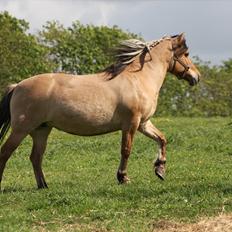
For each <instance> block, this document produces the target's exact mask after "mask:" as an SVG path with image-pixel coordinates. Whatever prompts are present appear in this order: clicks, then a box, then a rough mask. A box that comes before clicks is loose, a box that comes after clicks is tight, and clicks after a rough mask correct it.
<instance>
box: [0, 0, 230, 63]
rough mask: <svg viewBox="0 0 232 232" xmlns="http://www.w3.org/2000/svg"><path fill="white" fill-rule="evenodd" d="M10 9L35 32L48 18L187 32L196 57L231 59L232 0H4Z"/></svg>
mask: <svg viewBox="0 0 232 232" xmlns="http://www.w3.org/2000/svg"><path fill="white" fill-rule="evenodd" d="M5 10H6V11H8V12H10V14H12V15H13V16H15V17H17V18H23V19H25V20H26V21H28V22H29V23H30V28H31V31H32V32H34V33H35V32H36V31H38V30H41V28H42V25H44V24H45V22H46V21H49V20H58V21H60V23H62V24H64V25H65V26H70V25H71V24H72V22H73V21H75V20H80V21H81V23H84V24H94V25H107V26H113V25H118V26H119V27H120V28H122V29H124V30H129V31H130V32H134V33H137V34H141V35H142V37H143V38H144V39H145V40H153V39H158V38H160V37H162V36H164V35H172V34H178V33H180V32H185V34H186V39H187V43H188V45H189V48H190V54H191V55H192V56H193V55H198V56H199V57H200V58H201V59H202V60H204V61H211V63H212V64H220V62H221V61H222V60H226V59H229V58H232V0H163V1H156V0H140V1H139V0H92V1H88V0H85V1H81V0H0V11H5Z"/></svg>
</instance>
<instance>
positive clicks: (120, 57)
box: [104, 37, 167, 79]
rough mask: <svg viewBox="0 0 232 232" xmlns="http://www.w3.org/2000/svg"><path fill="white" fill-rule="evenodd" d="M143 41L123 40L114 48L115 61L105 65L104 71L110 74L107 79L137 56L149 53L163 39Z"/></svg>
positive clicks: (115, 74) (120, 70)
mask: <svg viewBox="0 0 232 232" xmlns="http://www.w3.org/2000/svg"><path fill="white" fill-rule="evenodd" d="M166 38H167V37H163V38H161V39H159V40H152V41H149V42H143V41H141V40H137V39H129V40H124V41H122V42H120V43H119V46H118V47H116V48H115V49H114V58H115V63H114V64H112V65H110V66H109V67H107V68H106V69H105V70H104V71H105V72H106V73H107V74H108V75H110V78H109V79H113V78H114V77H116V76H117V75H119V74H120V73H121V72H123V70H124V69H125V68H126V67H127V66H128V65H129V64H131V63H132V62H133V61H134V60H135V59H136V58H137V57H138V56H141V55H144V57H145V55H146V54H147V53H150V50H151V49H152V48H153V47H155V46H156V45H157V44H159V43H160V42H161V41H162V40H163V39H166Z"/></svg>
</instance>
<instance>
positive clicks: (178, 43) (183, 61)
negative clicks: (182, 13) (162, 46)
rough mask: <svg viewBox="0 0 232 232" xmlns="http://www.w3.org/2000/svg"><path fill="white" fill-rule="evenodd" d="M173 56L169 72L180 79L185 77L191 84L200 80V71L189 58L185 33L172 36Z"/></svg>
mask: <svg viewBox="0 0 232 232" xmlns="http://www.w3.org/2000/svg"><path fill="white" fill-rule="evenodd" d="M171 42H172V51H173V56H172V59H171V61H170V64H169V72H170V73H172V74H174V75H175V76H177V77H178V78H179V79H185V80H186V81H188V82H189V84H190V85H196V84H197V83H198V82H199V80H200V72H199V71H198V70H197V68H196V66H195V65H194V64H193V63H192V61H191V59H190V58H189V52H188V47H187V45H186V41H185V37H184V34H183V33H182V34H180V35H177V36H173V37H171Z"/></svg>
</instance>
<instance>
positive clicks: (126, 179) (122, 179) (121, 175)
mask: <svg viewBox="0 0 232 232" xmlns="http://www.w3.org/2000/svg"><path fill="white" fill-rule="evenodd" d="M117 179H118V184H129V183H130V179H129V177H128V176H127V175H126V174H124V173H120V172H117Z"/></svg>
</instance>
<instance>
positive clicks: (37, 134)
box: [30, 126, 52, 188]
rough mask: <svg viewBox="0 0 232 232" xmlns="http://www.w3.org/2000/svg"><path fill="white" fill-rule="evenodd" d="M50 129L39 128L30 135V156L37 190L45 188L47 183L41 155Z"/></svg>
mask: <svg viewBox="0 0 232 232" xmlns="http://www.w3.org/2000/svg"><path fill="white" fill-rule="evenodd" d="M51 129H52V128H51V127H42V126H41V127H39V128H37V129H36V130H34V131H33V132H31V133H30V135H31V137H32V140H33V147H32V152H31V156H30V160H31V162H32V166H33V169H34V174H35V179H36V182H37V186H38V188H47V187H48V186H47V183H46V181H45V178H44V174H43V171H42V160H43V154H44V151H45V149H46V146H47V138H48V135H49V134H50V132H51Z"/></svg>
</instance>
